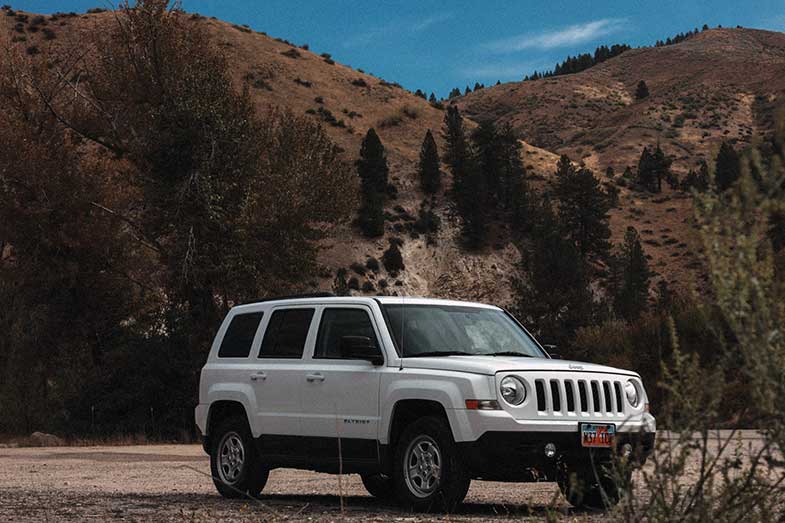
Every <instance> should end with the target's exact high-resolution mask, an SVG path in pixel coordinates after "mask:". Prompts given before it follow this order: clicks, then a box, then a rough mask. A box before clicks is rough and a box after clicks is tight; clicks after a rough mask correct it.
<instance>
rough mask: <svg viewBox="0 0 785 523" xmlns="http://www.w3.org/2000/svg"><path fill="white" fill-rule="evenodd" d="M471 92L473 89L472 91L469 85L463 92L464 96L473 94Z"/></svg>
mask: <svg viewBox="0 0 785 523" xmlns="http://www.w3.org/2000/svg"><path fill="white" fill-rule="evenodd" d="M471 92H472V89H471V87H469V86H468V85H467V86H466V89H465V90H464V91H463V94H464V95H467V94H469V93H471Z"/></svg>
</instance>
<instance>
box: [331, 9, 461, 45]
mask: <svg viewBox="0 0 785 523" xmlns="http://www.w3.org/2000/svg"><path fill="white" fill-rule="evenodd" d="M452 17H453V14H452V13H439V14H435V15H431V16H427V17H425V18H422V19H420V20H416V21H412V20H397V21H395V22H390V23H388V24H386V25H383V26H379V27H376V28H373V29H369V30H368V31H363V32H362V33H358V34H356V35H354V36H350V37H349V38H347V39H346V40H345V41H344V42H343V46H344V47H360V46H363V45H368V44H370V43H371V42H373V41H374V40H377V39H380V38H386V37H388V36H392V35H401V34H415V33H421V32H423V31H425V30H426V29H428V28H430V27H431V26H433V25H435V24H438V23H440V22H444V21H445V20H449V19H450V18H452Z"/></svg>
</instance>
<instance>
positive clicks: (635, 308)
mask: <svg viewBox="0 0 785 523" xmlns="http://www.w3.org/2000/svg"><path fill="white" fill-rule="evenodd" d="M612 265H615V266H616V267H615V270H614V271H612V273H613V275H614V276H613V277H616V278H619V280H617V281H618V283H616V285H615V286H616V292H615V294H614V296H613V308H614V310H615V311H616V314H617V315H618V316H619V317H621V318H624V319H626V320H634V319H637V318H638V317H639V316H640V315H641V313H642V312H643V311H644V310H646V308H647V306H648V300H649V280H650V279H651V272H650V271H649V264H648V263H647V262H646V256H645V254H644V252H643V247H641V241H640V236H638V231H636V230H635V228H634V227H627V231H626V232H625V233H624V243H623V244H622V246H621V252H620V253H619V255H618V256H617V257H616V258H615V260H614V262H613V263H612Z"/></svg>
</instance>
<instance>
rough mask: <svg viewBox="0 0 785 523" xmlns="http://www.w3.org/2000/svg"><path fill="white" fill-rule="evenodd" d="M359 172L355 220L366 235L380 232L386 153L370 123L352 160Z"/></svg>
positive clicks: (386, 172)
mask: <svg viewBox="0 0 785 523" xmlns="http://www.w3.org/2000/svg"><path fill="white" fill-rule="evenodd" d="M356 166H357V174H358V175H359V176H360V191H361V195H362V203H361V205H360V212H359V218H358V222H359V225H360V229H362V231H363V234H364V235H365V236H367V237H369V238H373V237H375V236H381V235H382V234H384V201H385V196H386V193H387V176H388V173H389V168H388V167H387V155H386V154H385V151H384V146H383V145H382V142H381V140H380V139H379V136H378V135H377V134H376V131H375V130H374V129H373V127H371V128H370V129H368V132H367V133H366V135H365V138H364V139H363V142H362V146H361V148H360V158H359V159H358V160H357V162H356Z"/></svg>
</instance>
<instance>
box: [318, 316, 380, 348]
mask: <svg viewBox="0 0 785 523" xmlns="http://www.w3.org/2000/svg"><path fill="white" fill-rule="evenodd" d="M344 336H365V337H367V338H370V339H371V340H372V341H373V342H374V344H376V346H377V347H378V343H376V334H375V333H374V331H373V325H372V324H371V319H370V318H369V317H368V313H367V312H366V311H364V310H362V309H335V308H333V309H325V310H324V312H323V313H322V322H321V324H320V325H319V336H318V337H317V339H316V351H315V352H314V357H315V358H331V359H340V358H341V357H342V356H341V338H343V337H344Z"/></svg>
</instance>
